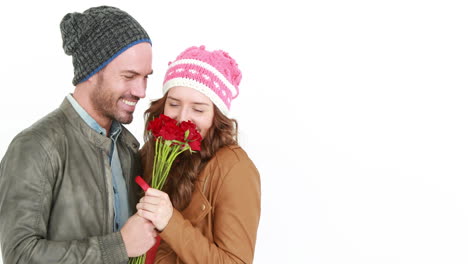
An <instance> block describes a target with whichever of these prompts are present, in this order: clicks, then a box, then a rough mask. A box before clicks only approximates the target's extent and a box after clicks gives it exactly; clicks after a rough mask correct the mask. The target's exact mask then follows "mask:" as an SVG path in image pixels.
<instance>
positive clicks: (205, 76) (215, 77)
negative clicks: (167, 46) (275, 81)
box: [163, 46, 242, 115]
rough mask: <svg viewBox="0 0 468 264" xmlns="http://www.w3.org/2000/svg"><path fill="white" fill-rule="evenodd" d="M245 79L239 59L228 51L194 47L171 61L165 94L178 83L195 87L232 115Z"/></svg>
mask: <svg viewBox="0 0 468 264" xmlns="http://www.w3.org/2000/svg"><path fill="white" fill-rule="evenodd" d="M241 79H242V74H241V72H240V70H239V68H238V67H237V63H236V61H235V60H234V59H233V58H231V57H230V56H229V55H228V53H227V52H224V51H222V50H215V51H207V50H205V46H200V47H191V48H188V49H186V50H185V51H184V52H182V53H181V54H180V55H179V56H178V57H177V58H176V60H175V61H174V62H172V63H171V62H169V69H168V70H167V72H166V76H165V78H164V85H163V93H164V94H165V93H167V91H169V89H171V88H172V87H176V86H185V87H190V88H193V89H195V90H197V91H199V92H201V93H203V94H204V95H206V96H208V98H210V99H211V101H212V102H213V103H214V104H215V105H216V106H217V107H218V108H219V109H220V110H221V112H222V113H223V114H224V115H228V114H229V109H230V108H231V101H232V99H234V98H236V97H237V96H238V95H239V83H240V81H241Z"/></svg>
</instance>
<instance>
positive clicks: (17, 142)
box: [0, 133, 128, 263]
mask: <svg viewBox="0 0 468 264" xmlns="http://www.w3.org/2000/svg"><path fill="white" fill-rule="evenodd" d="M50 144H52V143H50ZM50 144H48V143H47V142H46V141H42V142H41V140H40V139H39V138H38V137H35V136H33V134H31V133H28V134H27V135H23V136H17V137H16V138H15V139H14V140H13V142H12V143H11V144H10V147H9V149H8V150H7V152H6V154H5V156H4V157H3V159H2V162H1V163H0V242H1V248H2V255H3V261H4V263H126V261H128V257H127V254H126V250H125V246H124V243H123V240H122V236H121V234H120V233H118V232H116V233H111V234H107V235H103V236H94V237H88V238H84V239H80V240H69V241H51V240H47V237H48V228H49V215H50V212H51V208H52V206H53V203H54V201H53V194H52V191H53V187H54V184H55V179H56V177H57V175H58V173H59V172H58V169H57V168H58V165H57V163H58V162H60V161H59V160H58V159H56V158H52V157H51V152H50V151H51V149H52V147H51V146H50Z"/></svg>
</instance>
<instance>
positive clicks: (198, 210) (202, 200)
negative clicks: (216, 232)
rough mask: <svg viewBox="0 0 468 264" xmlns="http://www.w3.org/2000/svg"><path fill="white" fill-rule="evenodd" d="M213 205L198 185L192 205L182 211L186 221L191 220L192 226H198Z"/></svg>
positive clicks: (193, 195)
mask: <svg viewBox="0 0 468 264" xmlns="http://www.w3.org/2000/svg"><path fill="white" fill-rule="evenodd" d="M211 208H212V206H211V204H210V202H209V201H208V200H207V199H206V197H205V196H204V195H203V193H202V192H201V191H200V188H199V187H198V185H197V186H196V187H195V190H194V192H193V194H192V200H191V201H190V204H189V205H188V206H187V208H185V209H184V210H183V211H182V215H183V216H184V217H185V219H187V220H189V221H190V222H191V223H192V225H194V226H196V225H197V224H198V223H199V222H200V221H201V220H202V219H203V218H204V217H206V216H207V215H208V213H209V212H210V211H211Z"/></svg>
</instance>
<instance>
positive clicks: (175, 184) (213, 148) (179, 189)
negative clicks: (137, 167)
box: [141, 93, 238, 210]
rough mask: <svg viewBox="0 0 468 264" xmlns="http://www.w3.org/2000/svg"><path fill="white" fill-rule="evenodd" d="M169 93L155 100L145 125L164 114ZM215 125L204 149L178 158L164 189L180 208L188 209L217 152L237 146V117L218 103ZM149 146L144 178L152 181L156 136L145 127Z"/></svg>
mask: <svg viewBox="0 0 468 264" xmlns="http://www.w3.org/2000/svg"><path fill="white" fill-rule="evenodd" d="M166 100H167V93H166V94H165V95H164V97H162V98H160V99H158V100H155V101H153V102H151V104H150V107H149V108H148V109H147V110H146V111H145V127H148V123H149V122H150V121H151V120H153V119H154V118H155V117H159V115H160V114H163V113H164V105H165V104H166ZM213 107H214V117H213V124H212V126H211V127H210V129H208V131H207V134H206V135H205V138H204V139H203V140H202V142H201V151H198V152H195V153H190V152H189V151H184V152H183V153H181V154H180V155H179V156H178V158H177V159H176V160H175V161H174V163H173V165H172V168H171V171H170V172H169V176H168V177H167V180H166V183H165V185H164V187H163V188H162V190H163V191H164V192H166V193H167V194H168V195H169V197H170V199H171V202H172V205H173V206H174V208H176V209H177V210H183V209H185V208H186V207H187V206H188V204H189V202H190V200H191V199H192V192H193V190H194V187H195V182H196V180H197V177H198V174H199V173H200V172H201V171H202V169H203V168H204V167H205V165H206V163H207V162H208V161H209V160H210V159H211V158H212V157H213V156H214V155H215V153H216V152H217V151H218V150H219V149H220V148H222V147H224V146H229V145H237V144H238V142H237V135H238V125H237V121H236V120H235V119H230V118H228V117H226V116H225V115H223V114H222V113H221V111H220V110H219V109H218V108H217V107H216V106H215V105H213ZM144 139H145V145H144V146H143V149H142V151H141V155H142V162H143V178H144V179H145V180H146V181H147V182H150V179H151V172H152V171H153V157H154V138H153V135H152V134H151V132H150V131H147V130H145V134H144Z"/></svg>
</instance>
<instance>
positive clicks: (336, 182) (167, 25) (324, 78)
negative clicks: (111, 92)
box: [0, 0, 468, 264]
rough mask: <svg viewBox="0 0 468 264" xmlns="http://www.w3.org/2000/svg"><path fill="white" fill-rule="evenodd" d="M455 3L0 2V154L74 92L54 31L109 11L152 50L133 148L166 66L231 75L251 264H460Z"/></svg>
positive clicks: (466, 227) (462, 14)
mask: <svg viewBox="0 0 468 264" xmlns="http://www.w3.org/2000/svg"><path fill="white" fill-rule="evenodd" d="M464 2H465V1H450V0H444V1H414V0H404V1H400V0H396V1H370V0H369V1H362V0H360V1H343V0H341V1H339V0H336V1H294V0H293V1H273V0H271V1H253V0H249V1H157V0H154V1H73V2H72V1H60V2H59V1H57V2H56V3H54V2H47V1H8V3H7V4H2V6H1V15H0V29H1V30H0V34H1V41H0V53H1V55H0V74H1V75H0V76H1V79H0V81H1V87H2V89H1V93H2V95H1V99H2V100H1V101H2V102H1V104H0V120H1V128H0V156H3V155H4V153H5V151H6V148H7V146H8V144H9V142H10V141H11V140H12V138H13V137H14V136H15V135H16V134H17V133H18V132H20V131H21V130H22V129H24V128H26V127H28V126H29V125H30V124H32V123H33V122H35V121H36V120H38V119H39V118H40V117H42V116H44V115H45V114H47V113H48V112H50V111H52V110H53V109H55V108H56V107H58V106H59V104H60V103H61V101H62V100H63V98H64V96H65V95H66V94H67V93H70V92H73V86H72V83H71V80H72V78H73V76H72V72H73V68H72V64H71V58H70V57H68V56H66V55H65V54H64V52H63V50H62V47H61V45H62V42H61V35H60V30H59V23H60V20H61V19H62V17H63V16H64V15H65V14H66V13H68V12H75V11H79V12H82V11H84V10H85V9H87V8H88V7H91V6H97V5H100V4H103V3H105V4H108V5H114V6H117V7H120V8H122V9H123V10H125V11H127V12H129V13H130V14H131V15H133V16H134V17H135V18H136V19H137V20H138V21H139V22H140V23H141V24H142V25H143V26H144V27H145V28H146V29H147V31H148V33H149V34H150V36H151V38H152V40H153V48H154V60H153V61H154V62H153V68H154V72H155V73H154V76H152V77H151V78H150V81H149V85H148V90H147V98H146V99H145V100H142V101H140V103H139V105H138V108H137V112H136V114H135V121H134V122H133V123H132V124H131V125H129V126H127V127H128V128H129V129H130V130H131V131H132V132H133V133H134V135H135V136H136V137H137V138H138V139H139V140H140V141H141V139H142V133H143V111H144V110H145V109H146V108H147V106H148V104H149V100H150V99H155V98H158V97H160V96H161V82H162V77H163V75H164V71H165V69H166V66H167V62H168V61H170V60H173V59H174V58H175V57H176V55H177V54H179V53H180V52H181V51H182V50H184V49H185V48H187V47H189V46H192V45H201V44H204V45H206V47H207V49H210V50H212V49H224V50H226V51H228V52H229V53H230V54H231V55H232V56H233V57H234V58H235V59H236V60H237V62H238V63H239V65H240V68H241V70H242V71H243V80H242V83H241V86H240V89H241V91H240V96H239V98H238V99H236V100H235V101H234V102H233V109H232V116H233V117H235V118H237V119H238V121H239V123H240V130H241V143H242V146H243V147H244V148H245V149H246V150H247V152H248V153H249V155H250V156H251V158H252V160H253V161H254V162H255V164H256V165H257V167H258V169H259V171H260V173H261V179H262V216H261V222H260V227H259V230H258V240H257V246H256V252H255V263H319V264H329V263H330V264H331V263H333V264H341V263H359V264H364V263H370V264H375V263H379V264H380V263H382V264H385V263H389V264H394V263H408V264H414V263H451V264H453V263H468V253H467V252H468V251H467V248H468V178H467V176H468V166H467V164H468V125H467V118H468V117H467V113H468V104H467V99H468V92H467V83H468V81H467V77H468V37H467V34H468V15H467V14H468V9H467V7H466V6H465V5H464ZM18 177H21V175H18ZM239 195H242V194H241V193H240V194H239ZM0 263H1V261H0Z"/></svg>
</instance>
